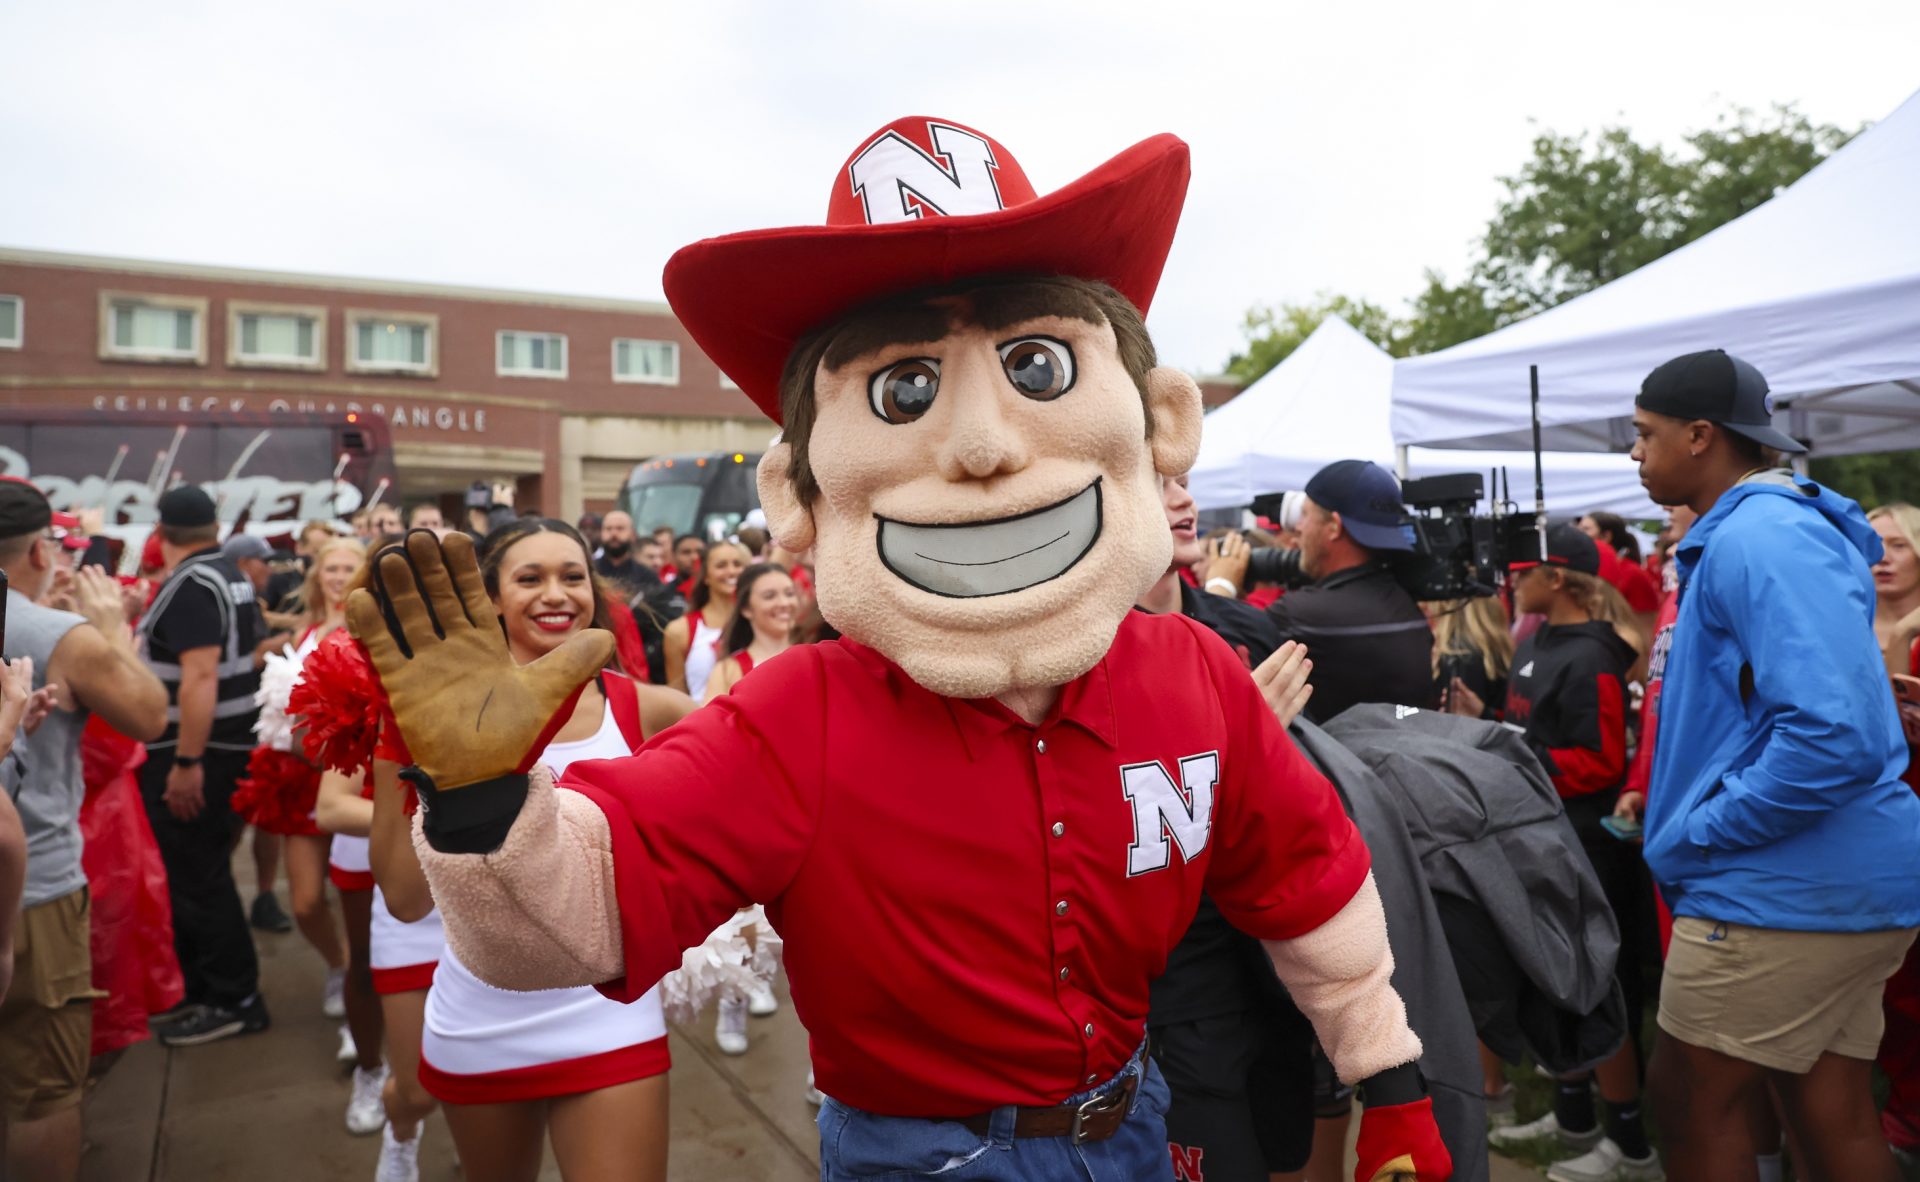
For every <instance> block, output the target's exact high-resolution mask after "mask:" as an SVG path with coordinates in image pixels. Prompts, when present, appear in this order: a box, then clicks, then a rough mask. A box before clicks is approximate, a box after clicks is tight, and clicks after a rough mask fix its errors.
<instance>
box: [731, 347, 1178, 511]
mask: <svg viewBox="0 0 1920 1182" xmlns="http://www.w3.org/2000/svg"><path fill="white" fill-rule="evenodd" d="M1147 413H1148V414H1150V415H1152V416H1153V437H1152V438H1151V439H1150V440H1148V442H1149V443H1151V444H1152V445H1153V469H1154V471H1156V472H1158V473H1160V475H1162V476H1179V475H1180V474H1181V473H1183V472H1185V471H1186V470H1187V469H1189V468H1191V467H1193V461H1194V458H1195V457H1197V456H1198V455H1199V454H1200V387H1199V386H1198V385H1196V384H1194V380H1193V379H1192V378H1191V377H1188V376H1187V375H1186V374H1185V373H1182V372H1181V371H1180V370H1177V369H1174V368H1172V367H1171V366H1165V365H1162V366H1158V367H1156V368H1155V369H1153V370H1151V371H1150V372H1148V374H1147ZM765 470H766V467H765V464H764V463H763V464H762V466H761V471H763V472H764V471H765ZM764 482H765V478H764V477H763V478H762V483H764ZM766 495H767V494H766V490H765V489H764V488H763V489H762V490H761V493H760V496H761V498H762V499H763V500H764V499H765V498H766ZM768 520H769V521H771V520H772V518H771V517H769V518H768Z"/></svg>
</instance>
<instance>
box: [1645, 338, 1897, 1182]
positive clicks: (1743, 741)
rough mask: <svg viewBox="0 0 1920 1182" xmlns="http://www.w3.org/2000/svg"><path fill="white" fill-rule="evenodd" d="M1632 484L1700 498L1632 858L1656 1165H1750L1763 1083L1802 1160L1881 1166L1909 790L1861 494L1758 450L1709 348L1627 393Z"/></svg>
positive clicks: (1754, 400) (1759, 436)
mask: <svg viewBox="0 0 1920 1182" xmlns="http://www.w3.org/2000/svg"><path fill="white" fill-rule="evenodd" d="M1635 407H1636V409H1635V411H1634V416H1633V420H1634V429H1635V432H1636V434H1637V435H1638V442H1636V443H1635V444H1634V448H1633V455H1634V459H1636V460H1638V461H1639V463H1640V480H1641V483H1643V484H1645V485H1646V487H1647V492H1648V494H1649V495H1650V496H1651V497H1652V498H1653V499H1654V500H1655V501H1658V502H1660V503H1661V504H1665V505H1686V506H1688V507H1690V508H1692V509H1693V511H1694V512H1696V513H1698V514H1699V515H1700V520H1699V523H1698V524H1696V525H1695V526H1694V527H1693V529H1692V530H1691V531H1689V532H1688V534H1687V536H1686V539H1685V540H1684V541H1682V542H1681V543H1680V544H1679V546H1678V547H1676V549H1675V551H1674V559H1675V561H1676V562H1677V563H1678V564H1679V578H1680V615H1679V620H1678V622H1677V624H1676V625H1675V628H1674V633H1673V636H1674V640H1673V647H1672V651H1671V653H1670V655H1669V657H1668V660H1667V666H1666V681H1665V687H1664V689H1663V691H1662V694H1663V696H1662V698H1661V701H1660V714H1661V722H1660V741H1659V746H1658V747H1657V748H1656V750H1655V752H1654V762H1653V774H1652V782H1651V789H1650V791H1649V794H1648V801H1647V815H1646V834H1645V836H1646V859H1647V864H1648V866H1649V867H1650V868H1651V869H1652V871H1653V876H1654V878H1655V880H1656V881H1658V882H1659V884H1660V887H1661V890H1662V891H1663V892H1664V893H1665V896H1666V899H1667V902H1668V903H1669V904H1670V905H1671V906H1672V908H1673V912H1674V916H1675V919H1674V929H1673V945H1672V949H1671V951H1670V953H1669V957H1668V960H1667V970H1666V980H1665V984H1664V986H1663V988H1662V994H1661V998H1660V1028H1661V1030H1662V1031H1663V1032H1664V1033H1663V1037H1662V1038H1661V1040H1660V1045H1659V1048H1658V1050H1657V1051H1656V1053H1655V1055H1654V1059H1653V1063H1652V1065H1651V1067H1650V1069H1649V1072H1648V1077H1649V1095H1650V1098H1651V1099H1652V1102H1653V1105H1652V1106H1653V1112H1654V1117H1655V1119H1656V1120H1657V1121H1658V1122H1659V1125H1660V1130H1661V1133H1662V1135H1663V1138H1664V1141H1665V1147H1666V1151H1667V1162H1668V1167H1669V1168H1670V1169H1671V1170H1672V1171H1673V1176H1674V1177H1676V1178H1685V1179H1688V1180H1689V1182H1696V1180H1698V1182H1719V1180H1721V1179H1728V1180H1732V1179H1740V1180H1750V1179H1752V1178H1754V1177H1755V1166H1754V1155H1755V1154H1756V1152H1760V1151H1768V1152H1771V1151H1772V1150H1773V1149H1774V1148H1776V1147H1773V1146H1757V1145H1755V1143H1754V1136H1753V1133H1752V1131H1751V1127H1750V1125H1749V1122H1748V1114H1749V1113H1750V1112H1753V1111H1756V1110H1758V1107H1759V1106H1760V1105H1764V1104H1766V1103H1767V1087H1768V1085H1769V1084H1771V1085H1772V1088H1773V1092H1774V1094H1775V1095H1777V1096H1778V1097H1779V1099H1780V1101H1781V1108H1782V1111H1783V1113H1784V1115H1785V1117H1786V1119H1787V1122H1788V1123H1789V1125H1790V1126H1791V1128H1792V1130H1793V1132H1794V1133H1795V1135H1796V1140H1797V1143H1798V1147H1799V1149H1800V1152H1801V1153H1802V1154H1803V1155H1804V1156H1805V1157H1807V1158H1809V1159H1810V1160H1808V1161H1805V1162H1801V1163H1797V1164H1799V1165H1800V1168H1801V1169H1800V1172H1801V1173H1802V1174H1803V1175H1805V1176H1811V1177H1814V1178H1846V1179H1859V1180H1865V1182H1882V1180H1885V1182H1893V1180H1895V1179H1897V1178H1898V1177H1899V1175H1898V1173H1897V1172H1896V1169H1895V1166H1894V1163H1893V1160H1892V1157H1891V1155H1890V1153H1889V1151H1888V1149H1887V1146H1886V1143H1885V1141H1884V1140H1882V1138H1881V1134H1880V1129H1879V1125H1878V1123H1877V1122H1876V1120H1875V1117H1874V1105H1873V1099H1872V1095H1871V1091H1870V1074H1869V1073H1870V1070H1871V1067H1872V1060H1873V1058H1874V1055H1875V1052H1876V1051H1877V1049H1878V1047H1879V1043H1880V1035H1881V1031H1882V1029H1883V1021H1882V1017H1881V1010H1880V998H1881V993H1882V992H1883V989H1884V986H1885V982H1886V980H1887V978H1888V977H1889V976H1891V975H1892V973H1893V971H1894V970H1895V969H1896V968H1898V967H1899V965H1900V962H1901V960H1902V958H1903V957H1904V956H1905V954H1906V951H1907V948H1908V946H1909V945H1910V944H1911V943H1912V942H1913V938H1914V931H1915V927H1916V925H1920V799H1916V798H1915V796H1914V794H1913V792H1912V791H1911V790H1910V789H1909V788H1907V786H1906V785H1905V784H1903V783H1901V781H1900V773H1901V771H1902V770H1903V768H1904V767H1905V765H1906V758H1907V753H1906V745H1905V743H1904V741H1903V740H1902V738H1901V734H1900V724H1899V721H1898V719H1897V717H1896V715H1895V711H1894V703H1893V695H1892V692H1891V689H1890V688H1889V686H1888V682H1887V676H1886V667H1885V665H1884V663H1883V662H1882V661H1881V658H1880V652H1879V649H1878V647H1877V646H1876V644H1875V642H1874V638H1873V609H1874V590H1873V578H1872V575H1871V574H1870V573H1869V567H1870V566H1871V565H1872V564H1873V563H1874V562H1875V561H1876V560H1877V559H1878V558H1879V556H1880V541H1879V539H1878V537H1877V536H1876V535H1875V533H1874V531H1873V529H1872V527H1871V526H1869V525H1868V524H1867V521H1866V518H1865V517H1864V516H1863V515H1862V513H1861V511H1860V507H1859V506H1858V505H1856V504H1855V503H1854V502H1852V501H1850V500H1848V499H1847V498H1845V497H1842V496H1839V495H1838V494H1836V493H1834V492H1831V491H1829V490H1827V489H1824V488H1821V487H1820V486H1819V485H1816V484H1813V483H1811V482H1806V481H1801V480H1797V479H1796V478H1794V476H1793V475H1792V474H1791V473H1789V472H1786V471H1783V470H1779V469H1774V468H1772V467H1770V465H1769V458H1770V457H1768V456H1767V454H1766V449H1774V450H1776V451H1782V452H1792V453H1798V452H1802V451H1805V450H1806V449H1805V448H1803V447H1801V446H1800V444H1798V443H1796V442H1795V441H1794V440H1792V439H1791V438H1789V437H1787V436H1786V435H1784V434H1782V433H1780V432H1779V431H1776V430H1774V429H1773V427H1772V426H1771V418H1772V416H1771V406H1770V405H1769V402H1768V399H1767V385H1766V381H1765V379H1763V378H1762V377H1761V376H1760V373H1759V371H1758V370H1756V369H1754V368H1753V366H1751V365H1748V364H1747V363H1746V362H1744V361H1741V360H1740V359H1738V358H1736V357H1730V356H1728V355H1727V354H1726V353H1724V352H1722V351H1720V350H1717V349H1716V350H1710V351H1707V352H1703V353H1692V354H1688V355H1687V356H1684V357H1678V358H1675V359H1674V360H1672V361H1669V362H1667V363H1666V364H1665V365H1662V366H1660V367H1659V368H1658V369H1656V370H1654V371H1653V373H1652V374H1650V375H1649V376H1648V378H1647V380H1646V383H1645V384H1644V385H1643V386H1642V387H1641V392H1640V396H1639V398H1638V399H1637V400H1636V402H1635Z"/></svg>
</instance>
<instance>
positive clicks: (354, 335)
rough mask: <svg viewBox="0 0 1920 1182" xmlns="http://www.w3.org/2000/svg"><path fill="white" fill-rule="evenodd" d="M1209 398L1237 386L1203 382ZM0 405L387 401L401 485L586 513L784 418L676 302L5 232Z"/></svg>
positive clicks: (169, 407)
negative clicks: (496, 492)
mask: <svg viewBox="0 0 1920 1182" xmlns="http://www.w3.org/2000/svg"><path fill="white" fill-rule="evenodd" d="M1203 388H1204V389H1205V392H1206V394H1207V403H1208V405H1209V406H1213V405H1217V404H1218V403H1219V402H1223V401H1225V400H1226V399H1227V398H1230V397H1231V396H1232V394H1233V393H1234V392H1236V390H1235V388H1234V387H1232V386H1230V385H1227V384H1225V383H1222V382H1218V381H1209V382H1207V383H1206V384H1205V386H1204V387H1203ZM0 406H6V407H12V408H25V409H30V408H34V407H49V408H64V409H66V410H67V411H74V410H86V411H88V412H91V413H97V414H99V415H101V416H104V417H107V418H109V419H110V418H111V417H112V416H115V415H128V416H133V415H149V414H150V413H151V412H156V411H157V412H164V413H166V414H170V415H177V416H179V418H180V419H181V421H183V422H188V423H192V422H195V421H207V420H210V419H214V418H217V417H218V416H221V415H231V414H239V413H248V412H263V411H264V412H289V411H324V412H328V413H332V412H336V411H338V412H348V411H352V412H357V413H359V414H363V415H373V416H377V417H378V418H380V419H382V420H384V421H385V422H387V423H389V424H390V425H391V437H392V442H393V459H394V464H395V467H396V469H397V472H398V488H397V495H393V496H390V497H389V499H390V500H400V501H417V500H424V499H431V498H434V497H448V496H451V495H453V494H456V493H457V492H458V491H459V490H461V489H464V488H466V487H467V486H468V485H469V484H471V483H472V482H473V481H475V480H487V481H489V482H492V483H504V482H509V481H510V482H512V483H513V484H514V485H515V486H516V489H517V493H516V497H515V500H516V502H517V503H519V504H521V505H523V506H526V505H538V506H540V507H541V508H543V509H544V510H545V511H547V512H550V513H554V514H556V515H559V516H563V517H566V518H569V519H571V518H572V517H573V516H575V515H576V514H578V513H579V512H581V511H582V510H583V509H606V508H608V507H610V506H611V505H612V504H613V500H614V497H615V496H616V494H617V493H618V490H619V489H620V487H621V486H622V484H623V483H624V481H625V479H626V477H627V474H628V472H629V471H630V470H631V469H632V467H633V465H634V464H635V463H636V462H638V461H640V460H643V459H646V458H649V457H652V456H657V455H673V454H681V453H687V452H714V451H723V450H724V451H733V450H741V451H759V450H761V449H762V448H763V447H764V446H765V445H766V444H767V442H768V441H769V440H770V439H771V438H772V437H773V435H774V427H773V424H772V423H771V422H769V421H768V420H767V419H766V418H765V417H764V416H762V415H761V414H760V413H759V411H757V410H756V409H755V408H754V407H753V405H752V403H750V402H749V401H748V400H747V399H746V397H745V396H744V395H742V394H741V393H740V392H739V391H738V390H737V389H735V388H733V387H732V386H731V384H730V383H729V382H727V380H726V378H725V377H724V376H723V375H722V374H721V373H720V372H719V371H718V370H717V369H716V368H715V367H714V365H713V363H712V362H711V361H709V360H708V359H707V357H706V356H705V355H704V354H702V353H701V352H700V350H699V349H697V348H696V347H695V346H694V345H693V343H692V341H691V340H690V339H688V337H687V335H686V333H685V331H684V330H683V329H682V328H681V327H680V324H679V322H678V321H677V320H675V319H674V317H673V314H672V313H671V312H670V311H669V310H668V308H667V306H666V305H665V304H661V303H647V302H642V301H634V300H613V299H598V298H589V297H581V296H563V295H543V294H536V293H531V292H520V291H505V290H494V289H488V288H475V287H454V286H446V285H439V284H426V283H408V282H395V281H387V280H374V279H348V278H340V277H335V276H324V275H301V274H288V273H281V272H269V271H250V270H240V269H235V268H227V267H208V266H193V265H186V264H176V263H155V262H144V261H137V260H130V259H114V258H101V257H94V256H86V255H70V254H55V253H48V252H42V251H29V250H13V249H0Z"/></svg>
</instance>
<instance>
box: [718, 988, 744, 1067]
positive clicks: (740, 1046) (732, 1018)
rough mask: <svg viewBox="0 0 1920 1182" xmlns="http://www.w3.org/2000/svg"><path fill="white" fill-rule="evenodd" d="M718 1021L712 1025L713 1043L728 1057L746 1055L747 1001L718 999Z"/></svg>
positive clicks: (727, 998)
mask: <svg viewBox="0 0 1920 1182" xmlns="http://www.w3.org/2000/svg"><path fill="white" fill-rule="evenodd" d="M719 1010H720V1015H719V1019H718V1020H717V1021H716V1022H715V1023H714V1024H713V1041H715V1042H717V1043H719V1044H720V1049H721V1050H722V1051H724V1052H726V1053H727V1054H729V1055H744V1054H746V1053H747V1000H746V999H745V998H743V997H723V998H721V999H720V1006H719Z"/></svg>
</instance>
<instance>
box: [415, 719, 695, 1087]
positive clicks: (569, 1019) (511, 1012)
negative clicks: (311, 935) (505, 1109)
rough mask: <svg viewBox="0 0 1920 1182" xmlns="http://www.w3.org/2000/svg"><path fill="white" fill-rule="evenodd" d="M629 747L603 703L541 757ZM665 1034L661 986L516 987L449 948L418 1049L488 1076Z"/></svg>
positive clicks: (451, 1067)
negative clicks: (591, 723)
mask: <svg viewBox="0 0 1920 1182" xmlns="http://www.w3.org/2000/svg"><path fill="white" fill-rule="evenodd" d="M631 754H633V749H632V748H631V747H629V746H627V740H626V738H625V736H623V735H622V734H621V733H620V724H619V723H618V722H616V721H615V720H614V717H613V711H612V709H611V708H603V709H602V711H601V714H600V729H599V730H597V731H595V732H594V733H593V734H592V735H591V736H590V737H588V738H585V739H578V740H575V741H573V742H570V743H549V744H547V748H546V750H545V751H543V752H541V753H540V762H541V763H544V764H546V765H547V766H548V767H550V768H552V769H553V773H554V775H556V776H557V775H559V774H560V773H562V772H564V771H566V770H567V768H568V766H569V765H571V764H573V763H576V762H578V761H580V760H583V759H620V758H624V757H625V756H628V755H631ZM666 1034H667V1029H666V1020H665V1018H664V1017H663V1016H662V1014H661V1011H660V989H659V986H655V987H654V988H652V989H649V990H647V992H646V994H645V995H643V996H642V997H641V998H639V999H638V1000H637V1001H635V1002H634V1003H633V1004H631V1005H626V1004H623V1003H621V1002H617V1001H613V1000H611V999H609V998H608V997H606V996H605V995H604V994H602V993H600V991H599V990H597V989H594V988H592V987H590V986H579V987H575V988H571V989H542V990H539V991H537V992H532V993H517V992H512V991H509V990H505V989H496V988H495V987H493V986H492V985H489V984H487V983H486V982H485V981H482V980H480V978H478V977H476V976H474V975H473V972H472V970H470V969H468V968H467V966H466V965H463V964H461V963H460V959H459V958H458V957H457V956H455V955H454V953H453V949H452V948H447V949H446V950H445V951H444V952H442V953H441V956H440V968H439V970H438V971H437V972H436V973H435V974H434V978H433V989H432V990H431V991H430V992H429V993H428V994H427V1010H426V1016H425V1025H424V1029H423V1030H422V1031H421V1040H420V1054H421V1057H422V1058H424V1059H425V1060H426V1061H427V1062H428V1063H431V1064H432V1065H433V1066H434V1067H435V1068H437V1069H438V1070H440V1071H445V1072H451V1073H453V1074H457V1075H487V1074H490V1073H493V1072H499V1071H513V1070H518V1069H524V1068H528V1067H536V1066H542V1065H545V1064H550V1063H563V1062H566V1061H567V1060H569V1059H577V1058H581V1057H584V1056H587V1055H597V1054H604V1053H606V1052H609V1051H617V1050H621V1049H624V1048H626V1047H631V1046H636V1045H639V1044H641V1043H650V1042H653V1041H655V1040H659V1039H664V1038H665V1037H666Z"/></svg>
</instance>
